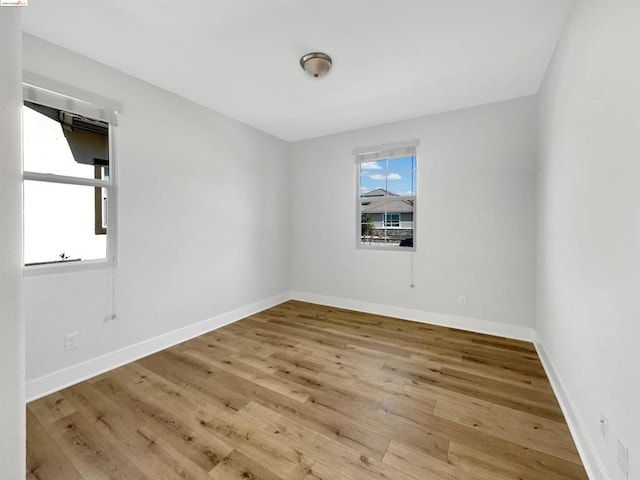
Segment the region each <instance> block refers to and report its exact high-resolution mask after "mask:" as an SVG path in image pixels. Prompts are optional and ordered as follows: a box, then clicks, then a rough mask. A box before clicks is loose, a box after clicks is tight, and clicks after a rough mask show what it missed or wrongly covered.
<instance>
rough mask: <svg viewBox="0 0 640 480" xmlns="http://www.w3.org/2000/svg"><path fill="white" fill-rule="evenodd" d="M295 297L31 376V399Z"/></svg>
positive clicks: (260, 303) (257, 305) (28, 393)
mask: <svg viewBox="0 0 640 480" xmlns="http://www.w3.org/2000/svg"><path fill="white" fill-rule="evenodd" d="M290 298H291V295H290V293H289V292H286V293H282V294H280V295H276V296H273V297H269V298H265V299H264V300H260V301H258V302H255V303H252V304H251V305H247V306H245V307H241V308H238V309H236V310H233V311H231V312H227V313H223V314H221V315H217V316H215V317H212V318H209V319H207V320H203V321H201V322H198V323H194V324H191V325H187V326H186V327H182V328H179V329H177V330H173V331H171V332H168V333H165V334H163V335H159V336H157V337H154V338H150V339H148V340H144V341H142V342H140V343H136V344H134V345H130V346H128V347H125V348H122V349H120V350H116V351H114V352H110V353H107V354H105V355H102V356H100V357H96V358H92V359H91V360H87V361H86V362H82V363H79V364H77V365H73V366H71V367H68V368H64V369H62V370H58V371H56V372H53V373H50V374H47V375H44V376H42V377H38V378H34V379H33V380H29V381H28V382H27V384H26V399H27V402H30V401H32V400H36V399H37V398H40V397H44V396H45V395H48V394H50V393H53V392H57V391H58V390H60V389H63V388H66V387H69V386H71V385H74V384H76V383H78V382H81V381H83V380H87V379H88V378H92V377H95V376H96V375H99V374H101V373H104V372H107V371H109V370H112V369H114V368H117V367H120V366H122V365H125V364H127V363H130V362H133V361H135V360H138V359H139V358H142V357H146V356H147V355H151V354H152V353H156V352H158V351H160V350H164V349H165V348H169V347H172V346H173V345H177V344H178V343H181V342H184V341H186V340H189V339H191V338H194V337H197V336H198V335H202V334H203V333H207V332H210V331H212V330H216V329H218V328H220V327H223V326H225V325H228V324H230V323H233V322H236V321H238V320H241V319H243V318H245V317H248V316H250V315H253V314H255V313H258V312H261V311H263V310H266V309H268V308H271V307H273V306H275V305H278V304H280V303H282V302H286V301H287V300H289V299H290Z"/></svg>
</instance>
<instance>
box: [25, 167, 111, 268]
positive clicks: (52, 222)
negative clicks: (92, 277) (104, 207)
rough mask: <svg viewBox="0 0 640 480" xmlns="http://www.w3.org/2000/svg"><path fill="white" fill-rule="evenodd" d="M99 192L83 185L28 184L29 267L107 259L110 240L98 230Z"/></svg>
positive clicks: (27, 252) (27, 246) (26, 218)
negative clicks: (97, 200) (41, 264)
mask: <svg viewBox="0 0 640 480" xmlns="http://www.w3.org/2000/svg"><path fill="white" fill-rule="evenodd" d="M92 169H93V167H92ZM99 190H100V189H99ZM95 191H96V189H95V188H94V187H86V186H80V185H65V184H58V183H48V182H35V181H25V182H24V258H25V264H27V265H28V264H33V263H40V262H60V261H74V260H94V259H105V258H106V256H107V237H106V235H100V234H96V228H95V227H96V218H95V215H96V210H97V209H96V194H95ZM100 197H101V195H100ZM100 207H101V205H100Z"/></svg>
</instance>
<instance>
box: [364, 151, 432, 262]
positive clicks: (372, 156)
mask: <svg viewBox="0 0 640 480" xmlns="http://www.w3.org/2000/svg"><path fill="white" fill-rule="evenodd" d="M419 144H420V142H419V140H416V139H414V140H406V141H403V142H393V143H386V144H382V145H374V146H370V147H362V148H355V149H354V150H353V155H354V157H355V163H356V188H355V193H356V198H355V201H356V208H355V211H356V222H355V240H356V249H357V250H375V251H384V252H411V253H415V252H416V245H417V229H416V223H417V212H418V205H417V204H418V202H417V199H418V182H417V177H416V185H415V187H414V188H415V190H416V191H415V192H414V195H413V196H405V195H398V196H394V197H393V198H394V200H403V199H412V200H416V201H414V204H413V222H412V229H413V247H400V246H398V247H396V246H389V245H385V244H378V245H376V244H363V243H362V241H361V237H362V225H361V224H362V203H361V202H362V197H361V196H360V173H361V172H360V165H361V164H362V163H368V162H375V161H378V160H387V159H392V158H401V157H405V156H408V155H409V154H408V153H407V152H408V150H409V149H413V153H411V155H415V157H416V173H417V170H418V167H417V165H418V152H417V148H418V145H419ZM382 222H383V224H384V217H383V219H382ZM401 225H402V222H401ZM400 229H402V227H385V230H400Z"/></svg>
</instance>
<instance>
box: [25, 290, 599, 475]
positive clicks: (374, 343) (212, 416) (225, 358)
mask: <svg viewBox="0 0 640 480" xmlns="http://www.w3.org/2000/svg"><path fill="white" fill-rule="evenodd" d="M27 430H28V431H27V478H28V479H31V480H36V479H37V480H78V479H83V480H94V479H123V480H138V479H149V480H159V479H160V480H164V479H167V480H173V479H176V480H177V479H181V480H185V479H193V480H197V479H208V480H211V479H215V480H232V479H234V480H235V479H244V480H247V479H248V480H258V479H261V480H285V479H286V480H349V479H353V480H374V479H375V480H442V479H446V480H485V479H486V480H507V479H519V480H543V479H544V480H560V479H576V480H577V479H587V476H586V474H585V471H584V469H583V467H582V464H581V462H580V459H579V457H578V454H577V452H576V448H575V446H574V444H573V442H572V439H571V436H570V434H569V431H568V429H567V425H566V423H565V420H564V418H563V416H562V413H561V411H560V408H559V406H558V403H557V401H556V399H555V397H554V395H553V392H552V390H551V387H550V385H549V382H548V380H547V378H546V376H545V373H544V370H543V368H542V366H541V364H540V361H539V359H538V357H537V355H536V353H535V349H534V348H533V345H531V344H530V343H526V342H520V341H516V340H508V339H504V338H499V337H492V336H488V335H480V334H475V333H469V332H464V331H460V330H453V329H448V328H442V327H435V326H431V325H425V324H419V323H413V322H407V321H403V320H397V319H393V318H389V317H382V316H377V315H369V314H364V313H358V312H353V311H349V310H342V309H337V308H329V307H323V306H319V305H314V304H309V303H303V302H297V301H289V302H286V303H283V304H282V305H279V306H277V307H274V308H271V309H269V310H266V311H264V312H261V313H259V314H256V315H253V316H251V317H248V318H246V319H243V320H241V321H239V322H236V323H234V324H232V325H229V326H227V327H224V328H222V329H220V330H216V331H214V332H211V333H209V334H206V335H203V336H201V337H198V338H196V339H194V340H191V341H188V342H185V343H182V344H180V345H178V346H175V347H173V348H170V349H168V350H165V351H163V352H160V353H157V354H155V355H151V356H149V357H146V358H143V359H141V360H139V361H137V362H134V363H131V364H129V365H126V366H124V367H121V368H118V369H116V370H114V371H111V372H109V373H106V374H103V375H101V376H98V377H96V378H93V379H91V380H88V381H85V382H82V383H80V384H78V385H75V386H73V387H70V388H67V389H65V390H62V391H60V392H57V393H54V394H52V395H49V396H47V397H45V398H42V399H39V400H37V401H35V402H32V403H30V404H29V405H28V408H27Z"/></svg>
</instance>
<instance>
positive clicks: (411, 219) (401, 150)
mask: <svg viewBox="0 0 640 480" xmlns="http://www.w3.org/2000/svg"><path fill="white" fill-rule="evenodd" d="M417 145H418V142H417V140H413V141H409V142H403V143H398V144H392V145H382V146H378V147H368V148H360V149H357V150H355V151H354V154H355V157H356V165H357V176H358V185H357V188H358V200H357V214H356V218H357V223H358V225H359V226H358V232H357V239H358V240H357V245H358V247H360V248H379V249H388V250H409V251H414V250H415V225H416V222H415V214H416V164H417V157H416V147H417Z"/></svg>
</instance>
